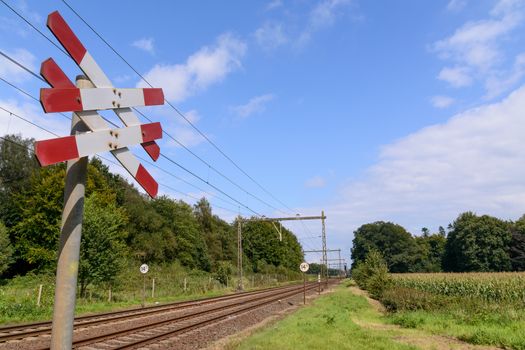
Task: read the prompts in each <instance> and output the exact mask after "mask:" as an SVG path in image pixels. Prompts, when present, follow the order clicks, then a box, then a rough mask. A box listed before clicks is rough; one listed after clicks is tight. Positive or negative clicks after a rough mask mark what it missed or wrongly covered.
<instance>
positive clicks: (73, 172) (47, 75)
mask: <svg viewBox="0 0 525 350" xmlns="http://www.w3.org/2000/svg"><path fill="white" fill-rule="evenodd" d="M47 25H48V28H49V29H50V30H51V31H52V33H53V34H54V35H55V36H56V38H57V39H58V40H59V41H60V43H61V44H62V46H63V47H64V48H65V49H66V51H67V52H68V53H69V54H70V55H71V57H72V58H73V60H74V61H75V62H76V63H77V65H78V66H79V68H80V69H81V70H82V71H83V72H84V73H85V74H86V76H87V77H84V76H80V77H77V83H76V85H74V84H73V83H72V82H71V81H70V80H69V78H68V77H67V76H66V75H65V74H64V72H63V71H62V69H60V67H59V66H58V65H57V64H56V63H55V62H54V61H53V59H51V58H50V59H47V60H46V61H44V62H43V63H42V66H41V70H40V74H41V75H42V77H43V78H44V79H45V80H46V81H47V82H48V83H49V85H51V88H50V89H49V88H45V89H41V91H40V102H41V104H42V107H43V109H44V111H45V112H46V113H50V112H66V111H71V112H74V113H73V117H72V121H71V136H66V137H59V138H56V139H50V140H41V141H37V142H36V143H35V154H36V157H37V159H38V161H39V163H40V165H41V166H46V165H50V164H55V163H58V162H64V161H67V170H66V185H65V191H64V210H63V212H62V224H61V233H60V247H59V252H58V263H57V277H56V291H55V304H54V310H53V328H52V331H51V349H52V350H58V349H60V350H65V349H71V347H72V340H73V321H74V311H75V303H76V289H77V278H78V266H79V256H80V240H81V233H82V220H83V214H84V213H83V212H84V193H85V183H86V177H87V164H88V157H87V156H88V155H93V154H96V153H98V152H105V151H110V152H111V153H112V154H113V156H115V158H117V160H118V161H119V162H120V163H121V164H122V165H123V166H124V168H125V169H126V170H127V171H128V172H129V173H130V174H131V176H133V178H135V180H137V182H138V183H139V184H140V185H141V186H142V188H144V190H145V191H146V192H147V193H148V194H149V195H150V196H151V197H155V196H156V195H157V191H158V184H157V182H156V181H155V180H154V179H153V177H152V176H151V175H150V174H149V173H148V172H147V170H146V169H145V168H144V167H143V166H142V164H141V163H140V162H139V161H138V160H137V159H136V158H135V157H134V156H133V154H132V153H131V152H130V151H129V149H128V148H127V147H128V146H131V145H135V144H141V145H142V147H143V148H144V150H146V152H147V153H148V155H149V156H150V157H151V158H152V159H153V160H157V159H158V158H159V156H160V148H159V146H158V145H157V143H156V142H155V140H157V139H159V138H161V137H162V128H161V126H160V123H149V124H141V122H140V121H139V119H138V118H137V117H136V116H135V115H134V113H133V112H132V110H131V108H130V107H135V106H152V105H161V104H163V103H164V94H163V92H162V89H158V88H144V89H141V88H132V89H120V88H115V87H113V86H112V85H111V82H110V81H109V79H108V78H107V77H106V75H105V74H104V72H103V71H102V69H101V68H100V67H99V66H98V65H97V64H96V62H95V60H94V59H93V57H92V56H91V55H90V54H89V53H88V52H87V50H86V48H85V47H84V46H83V45H82V43H81V42H80V40H79V39H78V38H77V37H76V35H75V34H74V33H73V31H72V30H71V28H70V27H69V26H68V25H67V23H66V22H65V20H64V19H63V18H62V16H61V15H60V13H58V12H57V11H55V12H53V13H52V14H50V15H49V16H48V21H47ZM99 109H111V110H113V111H114V112H115V113H116V114H117V115H118V116H119V118H120V120H121V121H122V122H123V123H124V125H125V127H124V128H118V127H117V128H109V126H108V124H107V123H106V121H105V120H104V119H103V118H102V117H101V116H100V115H99V114H98V113H97V110H99ZM141 271H142V267H141ZM146 272H147V265H146ZM144 283H145V279H144ZM143 290H144V291H145V285H144V288H143ZM109 293H110V294H109V295H110V296H109V299H111V291H110V292H109ZM144 296H145V294H144V295H143V304H144Z"/></svg>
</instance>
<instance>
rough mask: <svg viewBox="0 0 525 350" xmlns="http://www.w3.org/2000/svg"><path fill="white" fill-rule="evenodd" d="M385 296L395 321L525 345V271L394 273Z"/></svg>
mask: <svg viewBox="0 0 525 350" xmlns="http://www.w3.org/2000/svg"><path fill="white" fill-rule="evenodd" d="M393 281H394V283H393V285H392V286H390V287H389V288H387V289H386V290H385V291H384V292H383V295H382V301H383V302H384V304H385V305H386V306H387V308H389V309H391V310H393V311H394V312H392V313H391V314H390V316H389V320H390V322H391V323H394V324H397V325H400V326H403V327H408V328H414V329H418V330H423V331H428V332H431V333H433V334H441V335H447V336H452V337H455V338H458V339H461V340H463V341H466V342H469V343H472V344H479V345H492V346H498V347H503V348H506V349H517V350H525V332H524V331H523V330H524V329H525V289H524V287H525V284H524V283H525V274H524V273H463V274H459V273H458V274H445V273H429V274H405V275H401V274H398V275H394V279H393Z"/></svg>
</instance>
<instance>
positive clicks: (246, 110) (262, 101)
mask: <svg viewBox="0 0 525 350" xmlns="http://www.w3.org/2000/svg"><path fill="white" fill-rule="evenodd" d="M274 98H275V96H274V95H272V94H265V95H261V96H256V97H253V98H251V99H250V100H249V101H248V103H246V104H244V105H239V106H234V107H231V111H232V112H234V113H235V114H236V115H237V116H238V117H239V118H247V117H249V116H250V115H252V114H255V113H262V112H264V110H265V105H266V103H268V102H270V101H271V100H273V99H274Z"/></svg>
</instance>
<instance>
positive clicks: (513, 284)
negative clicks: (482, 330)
mask: <svg viewBox="0 0 525 350" xmlns="http://www.w3.org/2000/svg"><path fill="white" fill-rule="evenodd" d="M392 279H393V283H394V285H395V286H398V287H404V288H412V289H416V290H419V291H423V292H429V293H433V294H439V295H446V296H458V297H469V298H478V299H481V300H483V301H486V302H506V303H518V304H525V272H472V273H410V274H392Z"/></svg>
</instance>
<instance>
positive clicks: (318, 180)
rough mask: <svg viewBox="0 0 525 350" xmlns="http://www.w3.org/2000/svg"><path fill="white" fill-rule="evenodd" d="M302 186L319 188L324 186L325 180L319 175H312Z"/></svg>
mask: <svg viewBox="0 0 525 350" xmlns="http://www.w3.org/2000/svg"><path fill="white" fill-rule="evenodd" d="M304 186H305V187H308V188H321V187H325V186H326V181H325V179H324V178H323V177H321V176H314V177H312V178H311V179H308V180H306V181H305V182H304Z"/></svg>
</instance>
